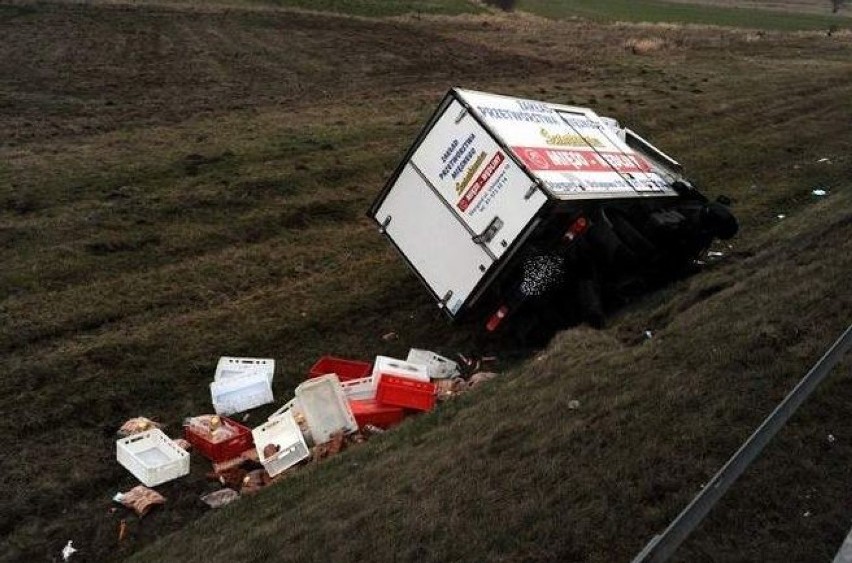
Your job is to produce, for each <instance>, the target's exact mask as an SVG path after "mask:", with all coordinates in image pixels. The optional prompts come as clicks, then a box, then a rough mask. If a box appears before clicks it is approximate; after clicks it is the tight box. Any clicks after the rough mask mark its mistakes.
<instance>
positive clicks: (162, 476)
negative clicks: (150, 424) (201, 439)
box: [115, 428, 189, 487]
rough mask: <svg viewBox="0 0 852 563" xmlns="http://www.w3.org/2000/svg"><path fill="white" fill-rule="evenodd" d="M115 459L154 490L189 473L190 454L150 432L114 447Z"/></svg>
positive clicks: (157, 429) (147, 431)
mask: <svg viewBox="0 0 852 563" xmlns="http://www.w3.org/2000/svg"><path fill="white" fill-rule="evenodd" d="M115 448H116V451H115V458H116V459H117V460H118V463H120V464H121V465H122V466H123V467H124V468H126V469H127V470H128V471H130V472H131V473H132V474H133V476H134V477H136V478H137V479H139V480H140V481H141V482H142V484H143V485H145V486H146V487H155V486H157V485H159V484H161V483H165V482H166V481H171V480H172V479H177V478H178V477H183V476H184V475H187V474H188V473H189V453H188V452H187V451H186V450H184V449H183V448H181V447H180V446H178V445H177V444H176V443H175V442H174V441H173V440H172V439H171V438H169V437H168V436H166V435H165V434H164V433H163V431H162V430H160V429H159V428H153V429H151V430H146V431H145V432H140V433H139V434H134V435H132V436H128V437H127V438H122V439H121V440H118V441H117V442H116V443H115Z"/></svg>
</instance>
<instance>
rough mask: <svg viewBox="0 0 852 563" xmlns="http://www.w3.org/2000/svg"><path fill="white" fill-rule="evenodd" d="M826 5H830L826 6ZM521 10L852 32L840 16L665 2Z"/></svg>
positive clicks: (566, 1) (580, 0) (538, 5)
mask: <svg viewBox="0 0 852 563" xmlns="http://www.w3.org/2000/svg"><path fill="white" fill-rule="evenodd" d="M825 4H828V2H826V3H825ZM517 7H518V9H520V10H526V11H529V12H532V13H535V14H540V15H542V16H546V17H549V18H566V17H572V16H577V17H582V18H588V19H591V20H595V21H623V22H666V23H680V24H701V25H718V26H728V27H747V28H755V29H773V30H787V31H793V30H801V29H823V30H828V29H835V28H848V27H849V20H848V19H847V18H845V17H843V16H842V15H841V16H837V15H824V14H813V13H807V12H799V13H797V12H795V11H793V8H791V9H790V11H781V10H766V9H759V8H754V7H748V8H742V7H731V6H719V5H716V4H715V3H714V2H712V1H708V2H701V1H695V2H666V1H664V0H607V1H605V2H598V1H596V0H558V1H553V0H519V2H518V3H517Z"/></svg>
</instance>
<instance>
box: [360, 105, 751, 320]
mask: <svg viewBox="0 0 852 563" xmlns="http://www.w3.org/2000/svg"><path fill="white" fill-rule="evenodd" d="M727 203H729V202H728V201H727V200H725V199H724V198H719V200H718V201H714V202H711V201H708V199H707V198H706V197H704V196H703V195H702V194H701V193H699V192H698V190H697V189H696V188H695V187H694V186H693V185H692V184H691V183H690V182H689V181H688V180H687V179H686V178H685V177H684V176H683V174H682V170H681V166H680V164H678V162H677V161H676V160H674V159H673V158H672V157H670V156H668V155H667V154H665V153H664V152H663V151H661V150H660V149H658V148H656V147H655V146H654V145H652V144H651V143H649V142H648V141H646V140H645V139H643V138H642V137H641V136H639V135H638V134H636V133H634V132H633V131H631V130H630V129H627V128H624V127H621V126H620V125H619V124H618V123H617V122H616V121H615V120H613V119H610V118H606V117H601V116H599V115H597V114H596V113H594V112H593V111H592V110H590V109H586V108H580V107H573V106H565V105H559V104H553V103H548V102H539V101H533V100H526V99H519V98H512V97H507V96H500V95H494V94H487V93H483V92H474V91H470V90H461V89H453V90H451V91H450V92H449V93H447V95H446V96H445V97H444V99H443V100H442V101H441V103H440V105H439V106H438V109H437V110H436V111H435V113H434V114H433V115H432V117H431V118H430V120H429V121H428V123H427V124H426V126H425V127H424V128H423V130H422V131H421V132H420V134H419V135H418V137H417V139H416V140H415V142H414V144H413V146H412V147H411V148H410V149H409V150H408V152H407V154H406V155H405V157H404V158H403V161H402V162H401V163H400V164H399V166H398V167H397V168H396V170H395V172H394V173H393V175H392V177H391V178H390V180H389V181H388V182H387V184H386V185H385V187H384V189H383V190H382V192H381V193H380V194H379V196H378V197H377V198H376V200H375V202H374V203H373V205H372V206H371V208H370V210H369V212H368V215H369V216H370V217H372V218H373V219H374V220H375V222H376V223H377V225H378V227H379V230H380V232H381V233H383V234H384V235H385V236H387V238H388V239H389V240H390V241H391V242H392V243H393V245H394V246H395V247H396V248H397V250H398V251H399V253H400V254H401V256H402V257H403V258H404V259H405V260H406V262H407V263H408V265H409V266H410V268H411V270H412V271H413V272H414V273H415V274H416V275H417V276H418V277H419V278H420V280H421V281H422V282H423V284H424V285H425V286H426V287H427V288H428V289H429V291H430V292H431V294H432V295H433V296H434V298H435V300H436V301H437V303H438V305H439V306H440V307H441V308H442V309H443V310H444V311H445V312H446V314H447V315H448V316H449V317H450V318H452V319H463V318H467V319H478V320H479V321H480V322H482V323H483V325H484V326H485V327H486V328H487V330H488V331H491V332H494V331H496V330H498V329H500V330H501V331H502V328H501V327H503V326H514V327H515V329H516V330H518V332H519V333H521V334H524V333H527V334H535V333H539V332H541V333H548V332H551V333H552V330H553V329H558V328H561V327H564V326H568V325H571V324H575V323H579V322H589V323H590V324H592V325H595V326H599V325H601V324H602V323H603V322H604V317H605V314H606V312H607V311H608V310H610V309H612V308H615V307H618V306H619V305H621V304H623V303H625V302H626V301H627V300H629V299H631V298H632V297H634V296H636V295H637V294H638V293H640V292H642V291H645V290H647V289H648V288H650V287H653V286H654V285H656V284H659V283H661V282H664V281H666V280H671V279H673V278H675V277H678V276H681V275H683V274H685V273H687V272H689V271H691V269H693V268H694V267H695V264H696V263H697V260H698V259H699V258H700V257H701V254H702V253H703V252H705V251H706V250H707V249H708V248H709V246H710V244H711V242H712V241H713V239H714V238H721V239H727V238H730V237H732V236H734V235H735V234H736V232H737V228H738V226H737V221H736V219H735V217H734V216H733V215H732V214H731V213H730V212H729V211H728V209H727V207H726V205H727Z"/></svg>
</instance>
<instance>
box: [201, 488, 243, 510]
mask: <svg viewBox="0 0 852 563" xmlns="http://www.w3.org/2000/svg"><path fill="white" fill-rule="evenodd" d="M239 498H240V493H238V492H237V491H235V490H234V489H228V488H225V489H219V490H218V491H213V492H212V493H208V494H206V495H202V496H201V502H203V503H204V504H206V505H207V506H209V507H210V508H222V507H223V506H227V505H229V504H231V503H232V502H234V501H235V500H237V499H239Z"/></svg>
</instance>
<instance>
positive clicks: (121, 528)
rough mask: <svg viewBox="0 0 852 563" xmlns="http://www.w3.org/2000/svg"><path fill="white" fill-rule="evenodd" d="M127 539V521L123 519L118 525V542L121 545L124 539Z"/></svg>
mask: <svg viewBox="0 0 852 563" xmlns="http://www.w3.org/2000/svg"><path fill="white" fill-rule="evenodd" d="M126 537H127V520H125V519H124V518H122V519H121V521H120V522H119V523H118V542H119V543H121V542H123V541H124V538H126Z"/></svg>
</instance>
